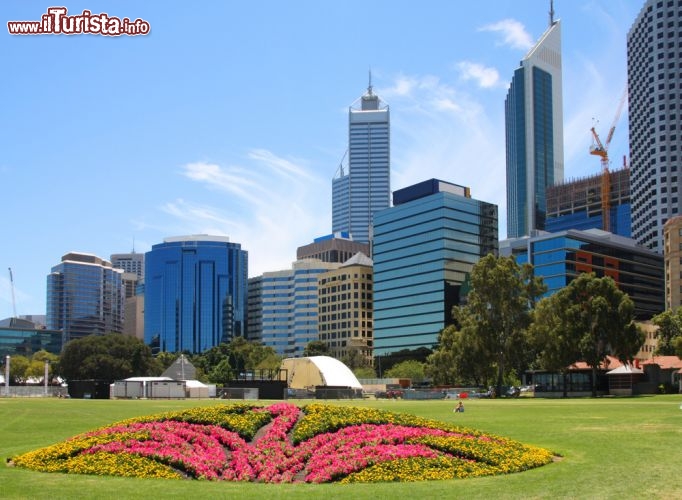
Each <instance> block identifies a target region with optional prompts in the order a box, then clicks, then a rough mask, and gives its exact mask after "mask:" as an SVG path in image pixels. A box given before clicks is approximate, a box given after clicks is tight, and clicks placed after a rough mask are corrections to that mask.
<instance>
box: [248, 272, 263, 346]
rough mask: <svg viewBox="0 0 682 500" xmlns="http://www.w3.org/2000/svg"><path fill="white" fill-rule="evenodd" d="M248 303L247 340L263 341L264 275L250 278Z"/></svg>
mask: <svg viewBox="0 0 682 500" xmlns="http://www.w3.org/2000/svg"><path fill="white" fill-rule="evenodd" d="M246 300H247V304H246V340H249V341H251V342H261V340H262V339H261V337H262V335H263V276H262V275H261V276H256V277H254V278H249V281H248V289H247V299H246Z"/></svg>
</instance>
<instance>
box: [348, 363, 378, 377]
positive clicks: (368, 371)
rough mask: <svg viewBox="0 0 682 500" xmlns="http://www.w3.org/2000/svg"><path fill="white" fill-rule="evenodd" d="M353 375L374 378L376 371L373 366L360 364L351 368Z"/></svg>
mask: <svg viewBox="0 0 682 500" xmlns="http://www.w3.org/2000/svg"><path fill="white" fill-rule="evenodd" d="M353 375H355V377H356V378H376V377H377V373H376V372H375V371H374V368H372V367H371V366H360V367H358V368H356V369H355V370H353Z"/></svg>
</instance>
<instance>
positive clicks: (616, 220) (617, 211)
mask: <svg viewBox="0 0 682 500" xmlns="http://www.w3.org/2000/svg"><path fill="white" fill-rule="evenodd" d="M608 175H609V178H610V179H609V180H610V182H609V184H610V189H609V191H610V195H611V196H610V203H609V205H608V206H609V224H608V226H607V227H609V228H610V232H612V233H614V234H618V235H620V236H625V237H628V238H630V237H631V229H630V170H629V169H628V168H626V167H624V168H621V169H619V170H612V171H610V172H609V173H608ZM602 177H603V175H602V173H598V174H595V175H591V176H589V177H584V178H582V179H576V180H571V181H566V182H564V183H562V184H558V185H555V186H550V187H548V188H547V193H546V196H547V199H546V203H547V219H546V226H545V227H546V230H547V231H549V232H551V233H555V232H558V231H563V230H567V229H580V230H586V229H592V228H597V229H602V228H603V227H604V221H603V220H602V207H603V204H602V196H601V193H602V181H603V178H602Z"/></svg>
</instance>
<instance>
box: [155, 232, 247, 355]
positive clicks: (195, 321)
mask: <svg viewBox="0 0 682 500" xmlns="http://www.w3.org/2000/svg"><path fill="white" fill-rule="evenodd" d="M145 261H146V264H145V292H144V296H145V310H144V340H145V342H146V343H147V344H149V345H151V346H152V349H154V350H161V351H167V352H179V351H189V352H191V353H201V352H204V351H205V350H207V349H210V348H211V347H215V346H217V345H219V344H220V343H223V342H229V341H230V340H231V339H232V338H233V337H241V336H244V333H245V328H246V289H247V274H248V254H247V252H246V251H244V250H242V249H241V245H240V244H239V243H231V242H230V240H229V238H226V237H223V236H209V235H192V236H179V237H173V238H166V239H164V241H163V243H159V244H157V245H153V246H152V249H151V251H149V252H147V253H146V254H145Z"/></svg>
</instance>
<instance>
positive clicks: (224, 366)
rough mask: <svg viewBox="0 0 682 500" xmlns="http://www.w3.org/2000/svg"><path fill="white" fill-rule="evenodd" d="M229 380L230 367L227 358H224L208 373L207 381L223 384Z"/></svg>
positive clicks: (230, 376)
mask: <svg viewBox="0 0 682 500" xmlns="http://www.w3.org/2000/svg"><path fill="white" fill-rule="evenodd" d="M230 380H232V367H231V366H230V362H229V361H228V359H227V358H224V359H223V360H222V361H220V363H218V364H217V365H216V366H215V367H214V368H213V370H211V373H209V374H208V381H209V382H211V383H213V384H221V385H225V384H227V383H228V382H229V381H230Z"/></svg>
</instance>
